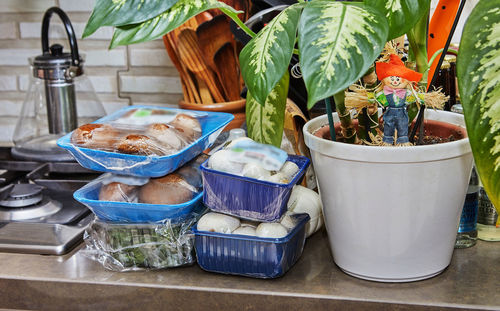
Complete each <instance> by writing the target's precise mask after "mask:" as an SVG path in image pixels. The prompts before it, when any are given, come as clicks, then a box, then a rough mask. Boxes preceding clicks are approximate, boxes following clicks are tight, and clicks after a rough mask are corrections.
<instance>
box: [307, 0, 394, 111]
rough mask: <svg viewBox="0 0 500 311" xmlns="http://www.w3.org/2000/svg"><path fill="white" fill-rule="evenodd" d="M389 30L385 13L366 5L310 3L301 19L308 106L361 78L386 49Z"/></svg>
mask: <svg viewBox="0 0 500 311" xmlns="http://www.w3.org/2000/svg"><path fill="white" fill-rule="evenodd" d="M387 32H388V26H387V22H386V20H385V18H384V16H382V15H381V14H380V13H378V11H377V10H375V9H373V8H371V7H367V6H364V5H363V4H348V3H345V2H333V1H321V0H320V1H314V2H310V3H308V5H307V6H306V7H305V9H304V10H303V11H302V15H301V17H300V22H299V50H300V68H301V70H302V75H303V78H304V82H305V84H306V88H307V93H308V101H307V106H308V108H311V107H312V106H314V104H315V103H316V102H318V101H319V100H322V99H325V98H327V97H329V96H332V95H333V94H336V93H338V92H340V91H342V90H344V89H345V88H347V87H348V86H349V85H351V84H352V83H353V82H355V81H356V80H357V79H359V78H360V77H361V76H362V75H363V74H364V73H365V72H366V71H367V70H368V68H369V67H370V66H371V65H372V64H373V62H374V61H375V59H376V58H377V56H378V55H379V54H380V52H381V51H382V48H383V47H384V44H385V42H386V39H387Z"/></svg>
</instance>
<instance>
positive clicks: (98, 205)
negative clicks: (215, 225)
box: [73, 178, 205, 223]
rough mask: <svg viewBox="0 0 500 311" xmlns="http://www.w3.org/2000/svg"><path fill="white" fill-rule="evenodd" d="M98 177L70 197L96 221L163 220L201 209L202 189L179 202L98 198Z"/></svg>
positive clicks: (202, 207)
mask: <svg viewBox="0 0 500 311" xmlns="http://www.w3.org/2000/svg"><path fill="white" fill-rule="evenodd" d="M101 187H102V183H101V179H100V178H98V179H96V180H94V181H92V182H90V183H88V184H87V185H85V186H83V187H82V188H80V189H78V190H77V191H75V193H73V197H74V198H75V200H77V201H78V202H80V203H83V204H84V205H85V206H87V207H88V208H89V209H90V210H91V211H92V212H93V213H94V214H95V215H96V216H97V218H99V219H100V220H103V221H111V222H124V223H154V222H161V221H163V220H167V219H170V220H182V219H183V218H185V217H189V216H190V215H191V214H192V213H193V212H194V213H200V211H203V210H205V207H204V206H203V203H202V196H203V192H200V193H198V194H196V195H195V196H194V197H193V198H192V199H191V200H189V201H187V202H184V203H181V204H173V205H166V204H146V203H129V202H113V201H100V200H99V191H100V190H101Z"/></svg>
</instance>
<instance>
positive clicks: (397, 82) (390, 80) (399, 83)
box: [382, 76, 408, 89]
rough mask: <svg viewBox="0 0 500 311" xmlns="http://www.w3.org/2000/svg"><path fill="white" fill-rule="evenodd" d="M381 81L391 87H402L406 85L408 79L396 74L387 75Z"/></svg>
mask: <svg viewBox="0 0 500 311" xmlns="http://www.w3.org/2000/svg"><path fill="white" fill-rule="evenodd" d="M382 83H383V84H384V85H387V86H390V87H392V88H393V89H404V88H406V87H407V86H408V80H406V79H405V78H401V77H397V76H389V77H387V78H385V79H384V80H382Z"/></svg>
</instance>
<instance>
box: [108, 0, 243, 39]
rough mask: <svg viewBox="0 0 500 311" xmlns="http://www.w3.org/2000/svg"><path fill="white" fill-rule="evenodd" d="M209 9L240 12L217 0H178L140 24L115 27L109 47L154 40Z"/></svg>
mask: <svg viewBox="0 0 500 311" xmlns="http://www.w3.org/2000/svg"><path fill="white" fill-rule="evenodd" d="M210 9H225V11H228V12H230V13H233V14H238V13H241V11H236V10H235V9H234V8H232V7H230V6H229V5H227V4H225V3H223V2H219V1H217V0H179V1H178V2H177V3H176V4H175V5H174V6H173V7H171V8H170V9H168V10H167V11H165V12H163V13H161V14H160V15H158V16H156V17H154V18H152V19H149V20H147V21H145V22H142V23H140V24H135V25H127V26H122V27H117V28H116V29H115V32H114V34H113V39H112V40H111V45H110V48H114V47H116V46H118V45H127V44H132V43H139V42H145V41H150V40H154V39H156V38H159V37H161V36H163V35H164V34H166V33H168V32H170V31H172V30H174V29H175V28H177V27H179V26H180V25H182V24H184V23H185V22H186V21H187V20H188V19H190V18H191V17H193V16H195V15H197V14H199V13H201V12H204V11H206V10H210Z"/></svg>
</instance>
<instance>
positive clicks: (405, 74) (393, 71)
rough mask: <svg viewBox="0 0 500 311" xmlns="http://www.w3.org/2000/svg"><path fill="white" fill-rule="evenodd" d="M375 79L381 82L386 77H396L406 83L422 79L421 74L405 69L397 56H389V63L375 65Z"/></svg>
mask: <svg viewBox="0 0 500 311" xmlns="http://www.w3.org/2000/svg"><path fill="white" fill-rule="evenodd" d="M375 70H376V72H377V78H378V79H379V80H380V81H382V80H384V79H385V78H387V77H390V76H396V77H401V78H404V79H406V80H408V81H413V82H418V81H420V79H422V74H421V73H419V72H416V71H413V70H411V69H409V68H406V67H405V64H404V63H403V61H401V59H400V58H399V56H397V55H396V54H391V55H390V59H389V62H387V63H386V62H378V63H375Z"/></svg>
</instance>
